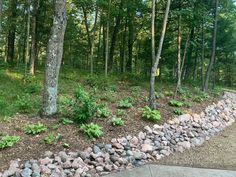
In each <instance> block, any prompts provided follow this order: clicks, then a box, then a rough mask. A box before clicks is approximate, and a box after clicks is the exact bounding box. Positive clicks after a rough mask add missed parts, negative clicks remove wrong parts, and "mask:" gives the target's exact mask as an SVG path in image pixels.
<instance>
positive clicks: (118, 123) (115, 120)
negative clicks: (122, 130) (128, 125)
mask: <svg viewBox="0 0 236 177" xmlns="http://www.w3.org/2000/svg"><path fill="white" fill-rule="evenodd" d="M111 125H113V126H122V125H124V121H123V120H122V119H121V118H117V117H113V118H112V120H111Z"/></svg>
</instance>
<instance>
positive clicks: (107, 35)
mask: <svg viewBox="0 0 236 177" xmlns="http://www.w3.org/2000/svg"><path fill="white" fill-rule="evenodd" d="M110 6H111V0H109V4H108V18H107V31H106V58H105V77H107V71H108V58H109V30H110V10H111V9H110V8H111V7H110Z"/></svg>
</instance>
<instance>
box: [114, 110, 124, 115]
mask: <svg viewBox="0 0 236 177" xmlns="http://www.w3.org/2000/svg"><path fill="white" fill-rule="evenodd" d="M116 115H117V116H124V115H126V112H125V110H122V109H118V110H117V113H116Z"/></svg>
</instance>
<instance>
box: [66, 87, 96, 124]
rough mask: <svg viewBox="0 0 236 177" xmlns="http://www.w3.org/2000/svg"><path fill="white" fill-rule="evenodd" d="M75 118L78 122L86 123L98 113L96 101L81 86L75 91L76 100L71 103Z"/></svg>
mask: <svg viewBox="0 0 236 177" xmlns="http://www.w3.org/2000/svg"><path fill="white" fill-rule="evenodd" d="M70 104H71V105H70V106H71V110H72V112H73V113H72V114H73V118H74V120H75V121H76V122H77V123H86V122H88V120H89V119H90V118H91V117H92V116H93V115H94V114H95V113H96V109H97V108H96V103H95V101H94V98H93V97H92V96H90V95H89V94H88V93H87V92H86V91H85V90H84V89H83V88H82V87H81V86H79V87H78V88H77V89H76V91H75V100H74V101H73V102H71V103H70Z"/></svg>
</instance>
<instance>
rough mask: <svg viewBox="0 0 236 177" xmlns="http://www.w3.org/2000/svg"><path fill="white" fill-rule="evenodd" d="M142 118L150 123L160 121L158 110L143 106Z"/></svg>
mask: <svg viewBox="0 0 236 177" xmlns="http://www.w3.org/2000/svg"><path fill="white" fill-rule="evenodd" d="M142 112H143V113H142V118H143V119H144V120H148V121H152V122H158V121H160V120H161V113H160V111H158V110H152V109H151V108H150V107H148V106H145V107H144V108H143V109H142Z"/></svg>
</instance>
